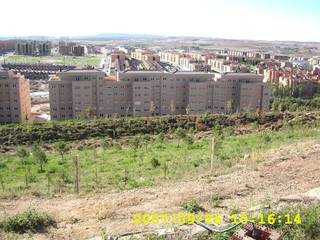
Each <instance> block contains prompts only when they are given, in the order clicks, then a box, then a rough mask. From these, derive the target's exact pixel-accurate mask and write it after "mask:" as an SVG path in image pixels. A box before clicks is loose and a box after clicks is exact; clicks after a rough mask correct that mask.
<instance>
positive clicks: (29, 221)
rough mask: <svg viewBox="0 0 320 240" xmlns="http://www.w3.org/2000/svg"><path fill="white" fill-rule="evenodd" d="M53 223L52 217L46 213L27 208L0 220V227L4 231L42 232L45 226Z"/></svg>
mask: <svg viewBox="0 0 320 240" xmlns="http://www.w3.org/2000/svg"><path fill="white" fill-rule="evenodd" d="M54 224H55V221H54V220H53V218H52V217H51V216H50V215H48V214H46V213H39V212H36V211H35V210H29V211H26V212H23V213H18V214H16V215H14V216H11V217H8V218H6V219H4V220H2V221H1V222H0V229H2V230H3V231H5V232H14V233H20V234H21V233H26V232H32V233H37V232H43V231H45V230H46V228H47V227H49V226H52V225H54Z"/></svg>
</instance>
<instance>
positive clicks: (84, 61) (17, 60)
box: [5, 55, 102, 67]
mask: <svg viewBox="0 0 320 240" xmlns="http://www.w3.org/2000/svg"><path fill="white" fill-rule="evenodd" d="M101 58H102V57H101V56H85V57H72V56H42V57H33V56H21V55H12V56H9V57H6V58H5V61H6V63H12V64H40V63H41V64H63V65H74V66H79V67H83V66H93V67H99V64H100V62H101Z"/></svg>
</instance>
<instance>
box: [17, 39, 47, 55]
mask: <svg viewBox="0 0 320 240" xmlns="http://www.w3.org/2000/svg"><path fill="white" fill-rule="evenodd" d="M50 53H51V43H50V42H49V41H46V42H38V41H17V43H16V46H15V54H17V55H28V56H48V55H50Z"/></svg>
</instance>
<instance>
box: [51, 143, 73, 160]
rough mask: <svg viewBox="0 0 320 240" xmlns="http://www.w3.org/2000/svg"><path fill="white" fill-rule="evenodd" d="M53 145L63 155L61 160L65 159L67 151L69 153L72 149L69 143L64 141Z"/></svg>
mask: <svg viewBox="0 0 320 240" xmlns="http://www.w3.org/2000/svg"><path fill="white" fill-rule="evenodd" d="M53 147H54V149H55V151H56V152H57V153H59V155H60V156H61V160H64V155H65V153H67V152H68V151H69V150H70V148H69V146H68V144H67V143H65V142H64V141H61V142H57V143H55V144H54V146H53Z"/></svg>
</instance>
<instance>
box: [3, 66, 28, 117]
mask: <svg viewBox="0 0 320 240" xmlns="http://www.w3.org/2000/svg"><path fill="white" fill-rule="evenodd" d="M30 113H31V99H30V84H29V80H27V79H25V78H24V76H23V75H20V74H14V73H13V72H12V71H2V70H0V123H18V122H22V121H26V120H28V119H29V118H30Z"/></svg>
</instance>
